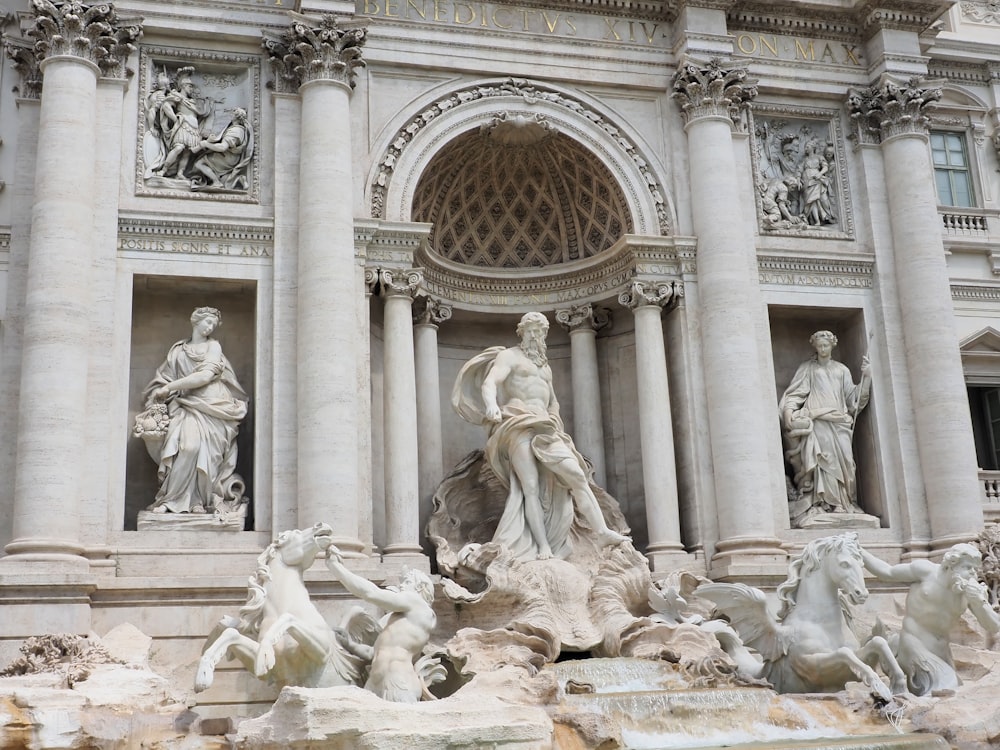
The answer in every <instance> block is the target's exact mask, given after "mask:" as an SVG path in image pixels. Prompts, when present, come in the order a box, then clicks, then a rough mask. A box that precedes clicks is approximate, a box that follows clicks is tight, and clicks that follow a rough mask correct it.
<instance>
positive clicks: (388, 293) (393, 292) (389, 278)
mask: <svg viewBox="0 0 1000 750" xmlns="http://www.w3.org/2000/svg"><path fill="white" fill-rule="evenodd" d="M423 282H424V273H423V271H421V270H420V269H419V268H405V269H399V268H383V269H382V270H381V271H379V283H381V285H382V294H383V296H385V297H411V298H412V297H413V295H414V294H415V293H416V291H417V289H419V288H420V285H421V284H422V283H423Z"/></svg>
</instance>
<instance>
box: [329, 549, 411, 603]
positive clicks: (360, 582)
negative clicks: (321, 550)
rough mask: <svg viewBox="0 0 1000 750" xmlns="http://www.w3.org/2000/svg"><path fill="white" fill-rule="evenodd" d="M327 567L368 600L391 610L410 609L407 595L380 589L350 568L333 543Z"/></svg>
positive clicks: (359, 595)
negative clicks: (346, 565) (345, 564)
mask: <svg viewBox="0 0 1000 750" xmlns="http://www.w3.org/2000/svg"><path fill="white" fill-rule="evenodd" d="M326 567H327V568H329V570H330V572H331V573H333V574H334V575H335V576H337V579H338V580H339V581H340V582H341V583H342V584H344V588H345V589H347V590H348V591H350V592H351V593H352V594H354V595H355V596H357V597H359V598H361V599H364V600H365V601H366V602H369V603H370V604H374V605H376V606H378V607H381V608H382V609H384V610H387V611H389V612H402V611H405V610H407V609H409V602H408V601H407V597H405V596H403V595H401V594H398V593H396V592H395V591H389V590H387V589H380V588H379V587H378V586H376V585H375V584H374V583H372V582H371V581H369V580H368V579H367V578H362V577H361V576H359V575H358V574H357V573H354V572H352V571H350V570H348V569H347V568H346V567H345V566H344V563H343V560H342V559H341V556H340V550H338V549H337V548H336V547H334V546H333V545H330V547H329V549H328V551H327V557H326Z"/></svg>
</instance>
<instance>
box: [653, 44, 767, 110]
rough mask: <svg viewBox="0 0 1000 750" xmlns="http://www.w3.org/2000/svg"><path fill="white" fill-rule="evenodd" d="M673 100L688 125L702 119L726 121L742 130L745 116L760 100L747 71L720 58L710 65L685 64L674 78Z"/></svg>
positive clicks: (753, 81) (754, 84)
mask: <svg viewBox="0 0 1000 750" xmlns="http://www.w3.org/2000/svg"><path fill="white" fill-rule="evenodd" d="M672 89H673V93H672V94H671V96H672V97H673V98H674V100H675V101H676V102H677V105H678V106H679V107H680V108H681V114H682V115H683V116H684V120H685V122H688V123H690V122H691V121H693V120H698V119H701V118H703V117H725V118H728V119H729V120H731V121H732V123H733V124H734V125H735V126H736V127H738V128H740V127H742V126H743V125H744V123H745V117H744V115H745V113H746V112H747V110H748V109H749V108H750V102H751V101H752V100H753V98H754V97H755V96H757V81H756V80H755V79H753V78H750V73H749V71H748V70H747V68H746V67H741V66H738V65H733V64H731V63H728V62H726V61H724V60H721V59H719V58H717V57H716V58H712V59H711V60H709V61H708V62H707V63H702V64H696V63H693V62H686V63H684V64H683V65H681V67H680V69H679V70H678V71H677V74H676V75H675V76H674V82H673V86H672Z"/></svg>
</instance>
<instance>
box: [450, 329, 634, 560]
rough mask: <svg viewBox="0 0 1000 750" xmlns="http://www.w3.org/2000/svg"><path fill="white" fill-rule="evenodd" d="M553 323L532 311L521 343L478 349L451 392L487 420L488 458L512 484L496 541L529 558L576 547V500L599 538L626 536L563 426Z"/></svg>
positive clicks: (468, 412) (464, 412)
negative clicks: (551, 355)
mask: <svg viewBox="0 0 1000 750" xmlns="http://www.w3.org/2000/svg"><path fill="white" fill-rule="evenodd" d="M548 330H549V323H548V320H547V319H546V318H545V316H544V315H542V314H541V313H537V312H531V313H526V314H525V315H524V316H523V317H522V318H521V322H520V324H519V325H518V327H517V332H518V335H519V336H521V344H520V345H519V346H514V347H510V348H504V347H499V346H497V347H492V348H490V349H487V350H486V351H484V352H483V353H482V354H479V355H477V356H476V357H473V358H472V359H471V360H469V362H467V363H466V364H465V366H464V367H463V368H462V370H461V371H460V372H459V375H458V379H457V380H456V382H455V388H454V390H453V392H452V405H453V406H454V407H455V409H456V410H457V411H458V413H459V414H460V415H461V416H462V417H463V418H464V419H466V420H467V421H469V422H472V423H473V424H480V425H486V426H488V428H489V437H488V438H487V442H486V461H487V463H488V464H489V466H490V468H491V469H492V470H493V472H494V473H495V474H496V476H497V477H498V478H499V479H500V481H501V482H502V483H503V484H504V485H506V486H507V490H508V494H507V502H506V505H505V507H504V512H503V516H502V517H501V518H500V522H499V525H498V526H497V529H496V532H495V534H494V536H493V541H494V542H499V543H500V544H501V545H503V546H505V547H507V548H509V549H510V550H512V551H513V553H514V555H515V556H516V557H517V558H519V559H523V560H534V559H542V560H545V559H549V558H552V557H556V558H560V559H564V558H566V557H567V556H568V555H569V553H570V551H571V548H572V540H571V535H570V529H571V527H572V525H573V520H574V515H575V512H574V507H575V510H576V511H579V513H580V515H581V516H582V517H583V519H584V520H585V521H586V523H587V524H588V525H589V527H590V531H591V533H592V534H593V535H594V536H595V537H596V539H597V541H598V543H599V545H600V546H608V545H615V544H619V543H621V542H624V541H625V540H626V537H625V536H623V535H622V534H619V533H618V532H616V531H613V530H612V529H610V528H609V527H608V524H607V522H606V521H605V518H604V515H603V514H602V512H601V508H600V505H599V504H598V501H597V498H596V496H595V495H594V492H593V491H592V490H591V488H590V483H589V480H588V471H587V464H586V461H585V459H584V458H583V456H581V455H580V453H579V452H578V451H577V450H576V448H575V446H574V445H573V439H572V438H571V437H570V436H569V435H568V434H567V433H566V430H565V429H564V427H563V424H562V419H561V418H560V416H559V403H558V401H556V397H555V393H554V392H553V390H552V370H551V368H550V367H549V365H548V359H547V358H546V342H545V337H546V335H547V334H548Z"/></svg>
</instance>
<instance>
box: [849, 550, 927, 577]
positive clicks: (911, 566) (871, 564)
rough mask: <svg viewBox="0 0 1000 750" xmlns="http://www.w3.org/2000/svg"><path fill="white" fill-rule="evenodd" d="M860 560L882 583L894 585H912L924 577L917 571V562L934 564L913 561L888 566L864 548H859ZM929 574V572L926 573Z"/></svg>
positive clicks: (924, 561)
mask: <svg viewBox="0 0 1000 750" xmlns="http://www.w3.org/2000/svg"><path fill="white" fill-rule="evenodd" d="M861 559H862V561H863V562H864V564H865V567H866V568H867V569H868V570H869V571H871V573H872V574H873V575H874V576H875V577H876V578H879V579H881V580H883V581H894V582H896V583H913V582H914V581H919V580H920V579H921V578H923V577H924V576H923V575H922V574H921V573H924V572H925V571H921V570H920V569H918V566H917V562H920V563H926V564H927V565H933V564H934V563H930V562H927V561H926V560H921V561H915V562H912V563H902V564H900V565H890V564H889V563H887V562H886V561H885V560H881V559H879V558H878V557H875V555H873V554H872V553H871V552H869V551H868V550H866V549H865V548H864V547H862V548H861ZM926 572H930V571H926Z"/></svg>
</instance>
